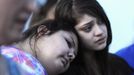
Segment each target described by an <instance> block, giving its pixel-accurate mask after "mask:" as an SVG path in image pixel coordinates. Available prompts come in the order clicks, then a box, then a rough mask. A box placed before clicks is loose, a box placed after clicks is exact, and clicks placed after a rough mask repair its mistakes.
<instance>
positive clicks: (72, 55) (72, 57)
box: [67, 51, 76, 62]
mask: <svg viewBox="0 0 134 75" xmlns="http://www.w3.org/2000/svg"><path fill="white" fill-rule="evenodd" d="M75 56H76V55H75V53H74V51H70V52H68V54H67V57H68V59H69V61H70V62H71V61H72V60H74V58H75Z"/></svg>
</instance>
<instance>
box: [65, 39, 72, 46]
mask: <svg viewBox="0 0 134 75" xmlns="http://www.w3.org/2000/svg"><path fill="white" fill-rule="evenodd" d="M65 40H66V42H67V45H68V47H69V48H71V47H72V44H71V42H70V41H68V40H67V39H65Z"/></svg>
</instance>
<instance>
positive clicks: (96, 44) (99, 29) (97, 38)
mask: <svg viewBox="0 0 134 75" xmlns="http://www.w3.org/2000/svg"><path fill="white" fill-rule="evenodd" d="M75 29H76V31H77V32H78V35H79V36H80V38H81V40H82V43H83V45H84V46H86V48H88V49H90V50H96V51H98V50H102V49H104V48H105V47H106V42H107V37H108V34H107V28H106V25H105V23H103V22H102V21H101V20H100V19H98V18H95V17H93V16H90V15H86V14H85V15H83V16H82V17H80V18H79V19H78V24H77V25H76V26H75Z"/></svg>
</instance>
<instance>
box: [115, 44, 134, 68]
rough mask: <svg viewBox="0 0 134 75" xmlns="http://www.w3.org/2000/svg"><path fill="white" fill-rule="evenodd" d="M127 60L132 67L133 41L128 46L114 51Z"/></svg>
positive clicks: (133, 61) (133, 63) (133, 56)
mask: <svg viewBox="0 0 134 75" xmlns="http://www.w3.org/2000/svg"><path fill="white" fill-rule="evenodd" d="M116 54H117V55H118V56H120V57H122V58H123V59H125V60H126V61H127V63H128V64H129V65H130V66H131V67H132V68H133V69H134V43H133V44H132V45H130V46H128V47H125V48H122V49H120V50H118V52H117V53H116Z"/></svg>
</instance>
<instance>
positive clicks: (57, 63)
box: [2, 20, 78, 75]
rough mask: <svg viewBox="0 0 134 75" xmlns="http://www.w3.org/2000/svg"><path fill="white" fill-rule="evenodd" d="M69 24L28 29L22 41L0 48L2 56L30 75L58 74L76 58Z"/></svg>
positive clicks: (51, 22) (52, 23)
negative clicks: (8, 58) (18, 65)
mask: <svg viewBox="0 0 134 75" xmlns="http://www.w3.org/2000/svg"><path fill="white" fill-rule="evenodd" d="M71 24H72V23H70V22H68V21H67V20H66V22H64V23H63V22H62V21H58V20H48V21H45V22H43V23H41V24H39V25H36V26H34V27H31V28H30V29H29V30H27V31H26V32H25V33H24V36H25V37H24V39H23V40H21V41H19V42H17V43H15V44H14V45H12V46H3V47H2V54H3V55H5V56H8V57H10V58H11V59H12V60H14V61H15V62H17V63H18V64H21V66H22V67H23V68H24V69H25V70H26V74H30V75H47V74H48V75H58V74H60V73H62V72H64V71H66V70H67V69H68V67H69V65H70V63H71V62H72V60H73V59H74V58H75V56H76V55H77V45H78V42H77V36H76V34H75V33H76V32H75V29H74V28H73V27H72V25H71Z"/></svg>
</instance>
